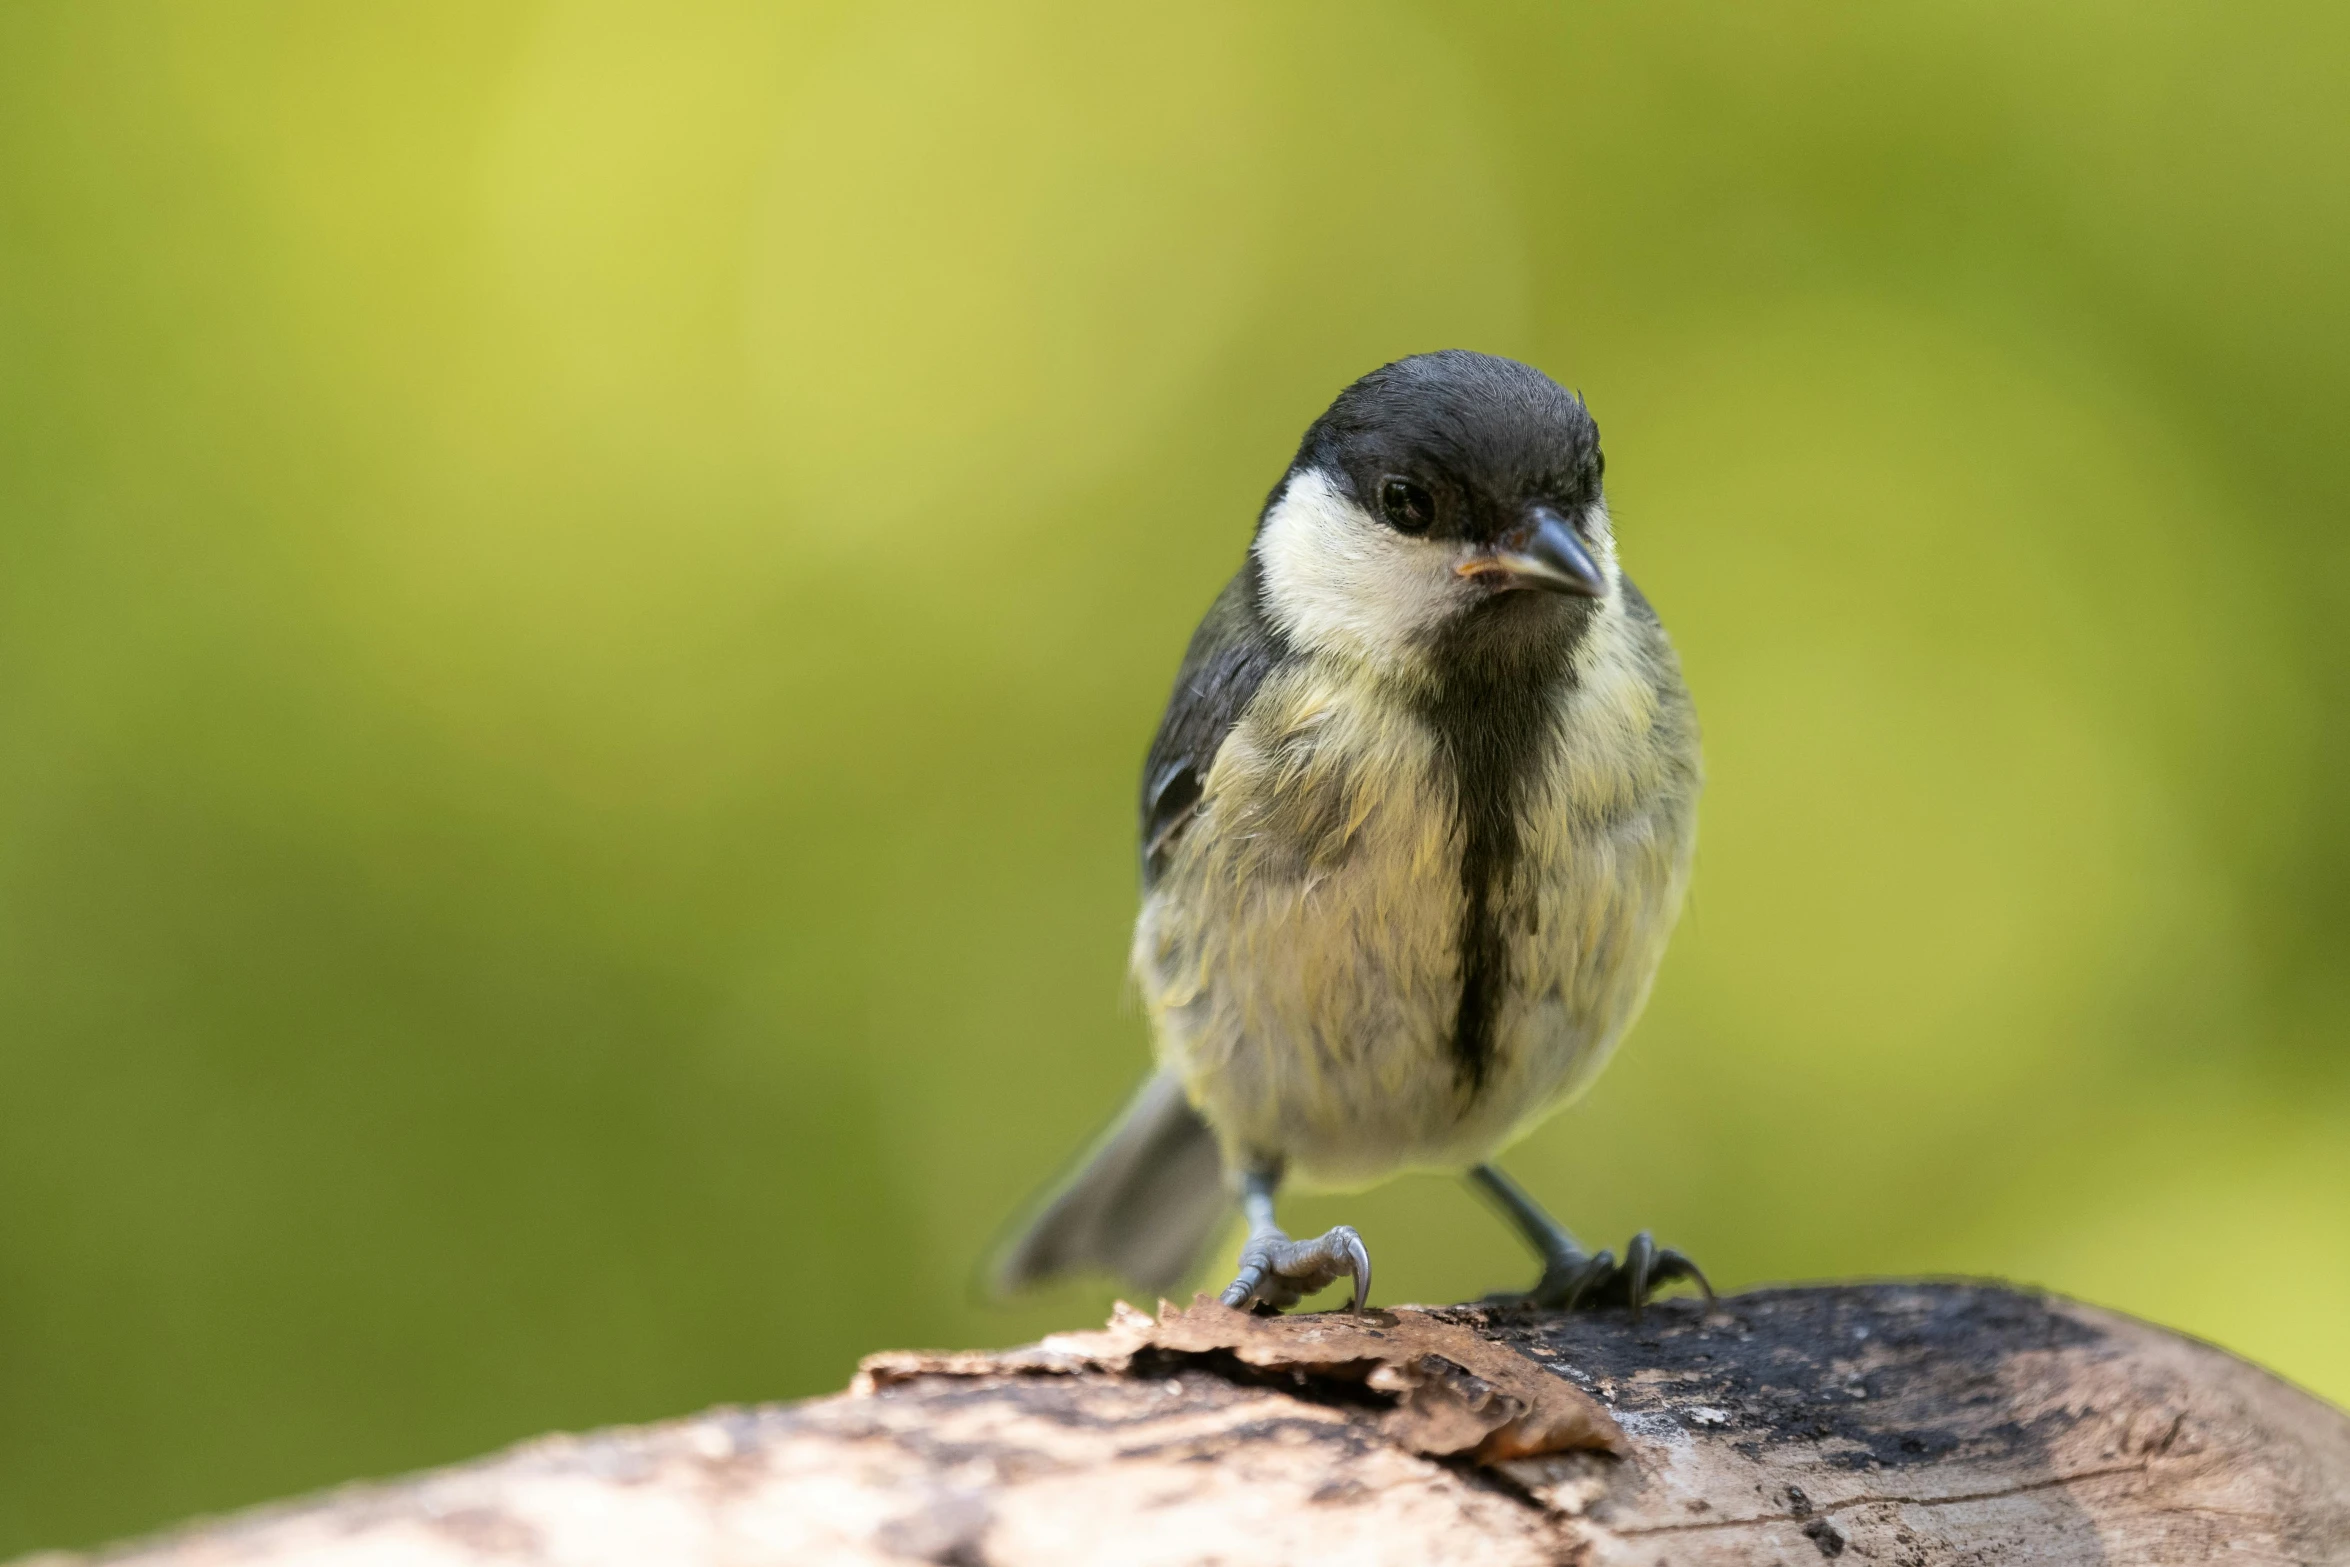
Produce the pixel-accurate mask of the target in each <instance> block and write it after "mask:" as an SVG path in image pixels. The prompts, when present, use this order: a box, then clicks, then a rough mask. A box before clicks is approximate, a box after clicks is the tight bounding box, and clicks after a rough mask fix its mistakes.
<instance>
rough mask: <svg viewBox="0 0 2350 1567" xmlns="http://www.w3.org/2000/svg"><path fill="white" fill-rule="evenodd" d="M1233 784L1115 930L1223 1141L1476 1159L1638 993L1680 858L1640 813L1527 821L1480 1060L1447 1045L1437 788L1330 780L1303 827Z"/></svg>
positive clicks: (1234, 1151) (1448, 890)
mask: <svg viewBox="0 0 2350 1567" xmlns="http://www.w3.org/2000/svg"><path fill="white" fill-rule="evenodd" d="M1385 776H1387V777H1389V778H1391V779H1392V778H1398V777H1401V778H1410V777H1411V776H1412V774H1411V772H1410V771H1409V770H1408V769H1390V770H1389V771H1388V772H1387V773H1386V774H1385ZM1236 793H1237V791H1236V790H1232V789H1231V788H1230V786H1229V781H1228V791H1227V795H1226V800H1225V803H1224V807H1223V809H1224V814H1223V817H1222V819H1221V820H1218V819H1214V818H1210V819H1205V820H1202V821H1201V822H1199V823H1197V824H1195V827H1194V829H1193V831H1194V832H1195V833H1197V834H1198V835H1199V838H1200V841H1199V842H1197V843H1195V844H1193V845H1192V846H1190V848H1189V849H1188V851H1187V852H1186V853H1184V854H1183V855H1181V856H1179V857H1178V860H1177V862H1176V864H1175V865H1174V866H1172V867H1171V868H1170V873H1169V874H1168V875H1167V876H1166V877H1165V878H1164V879H1163V880H1162V881H1161V883H1160V885H1159V886H1158V887H1157V888H1156V889H1155V890H1154V891H1153V893H1152V894H1151V896H1150V897H1149V899H1147V900H1146V902H1145V904H1144V907H1143V912H1142V919H1141V922H1140V924H1139V926H1138V928H1137V931H1136V945H1135V953H1134V958H1135V963H1134V967H1135V973H1136V976H1137V978H1138V979H1139V980H1140V982H1141V984H1142V987H1143V991H1144V996H1145V999H1146V1001H1147V1002H1148V1004H1149V1006H1150V1009H1151V1012H1152V1014H1153V1017H1154V1020H1155V1022H1156V1023H1157V1031H1158V1038H1159V1048H1160V1052H1161V1055H1162V1058H1163V1059H1164V1060H1165V1062H1166V1064H1168V1065H1169V1066H1171V1067H1173V1068H1174V1069H1175V1070H1176V1071H1178V1072H1179V1073H1180V1074H1181V1075H1182V1077H1183V1079H1184V1081H1185V1083H1186V1084H1187V1086H1188V1087H1189V1089H1190V1091H1191V1094H1192V1097H1193V1099H1194V1102H1195V1103H1197V1104H1198V1105H1199V1107H1200V1108H1201V1110H1202V1111H1203V1112H1204V1113H1205V1114H1206V1116H1207V1118H1208V1120H1209V1121H1210V1123H1211V1124H1212V1125H1213V1126H1214V1127H1215V1128H1216V1130H1217V1133H1218V1135H1219V1136H1220V1137H1221V1139H1222V1140H1223V1143H1224V1147H1225V1151H1226V1157H1227V1159H1228V1160H1232V1161H1234V1162H1242V1161H1252V1160H1253V1161H1267V1162H1270V1161H1278V1162H1279V1163H1280V1164H1281V1165H1282V1166H1283V1167H1285V1168H1286V1169H1287V1170H1288V1171H1289V1173H1290V1175H1291V1177H1292V1179H1293V1180H1295V1181H1297V1182H1299V1183H1300V1184H1304V1185H1309V1186H1320V1187H1324V1188H1329V1187H1340V1188H1343V1187H1349V1186H1359V1185H1365V1184H1368V1183H1370V1182H1373V1181H1376V1180H1379V1179H1381V1178H1384V1177H1386V1176H1388V1175H1391V1174H1394V1173H1396V1172H1397V1171H1399V1170H1406V1169H1445V1170H1457V1169H1460V1168H1463V1167H1465V1166H1467V1165H1470V1164H1474V1163H1476V1162H1478V1161H1480V1160H1482V1159H1485V1158H1487V1157H1490V1156H1491V1155H1492V1154H1494V1153H1495V1152H1496V1151H1498V1149H1499V1148H1500V1147H1501V1146H1503V1145H1504V1144H1506V1143H1507V1142H1509V1141H1510V1140H1511V1139H1512V1138H1513V1137H1514V1136H1515V1135H1517V1134H1519V1133H1520V1132H1522V1131H1523V1130H1525V1129H1526V1128H1527V1127H1528V1126H1529V1125H1530V1124H1531V1123H1532V1122H1533V1121H1535V1120H1536V1119H1538V1118H1539V1117H1540V1116H1541V1115H1543V1114H1544V1113H1545V1112H1547V1111H1549V1110H1551V1109H1553V1108H1555V1107H1556V1106H1557V1105H1559V1104H1560V1103H1562V1102H1564V1100H1565V1099H1566V1098H1568V1097H1569V1096H1571V1095H1572V1094H1573V1093H1574V1092H1575V1091H1576V1090H1577V1089H1578V1088H1579V1087H1581V1086H1582V1085H1583V1084H1584V1083H1586V1082H1588V1081H1589V1079H1590V1077H1591V1075H1592V1074H1593V1073H1594V1072H1596V1071H1597V1069H1598V1067H1599V1066H1600V1065H1601V1064H1602V1063H1603V1062H1604V1059H1605V1056H1606V1053H1607V1051H1608V1050H1609V1049H1610V1048H1611V1047H1612V1046H1613V1044H1614V1043H1615V1040H1616V1038H1617V1036H1618V1035H1620V1034H1621V1032H1622V1030H1623V1028H1624V1027H1625V1026H1626V1025H1627V1024H1628V1023H1629V1022H1630V1021H1631V1017H1632V1015H1633V1014H1634V1013H1635V1012H1636V1011H1637V1010H1638V1008H1639V1005H1640V1002H1641V1000H1642V999H1643V998H1644V997H1645V994H1646V991H1647V986H1648V980H1649V978H1650V976H1651V974H1652V973H1653V971H1654V969H1655V965H1656V960H1657V958H1658V956H1659V955H1661V952H1662V947H1663V938H1664V934H1665V931H1666V929H1667V928H1668V927H1669V925H1670V922H1671V907H1670V906H1671V905H1675V904H1677V903H1678V900H1679V893H1680V888H1679V874H1678V873H1679V870H1680V869H1681V868H1682V867H1681V864H1680V863H1678V862H1682V861H1683V859H1684V857H1683V856H1682V855H1681V854H1680V852H1679V849H1678V846H1676V845H1674V844H1671V843H1669V842H1665V841H1664V840H1665V839H1666V838H1669V837H1670V836H1671V835H1670V834H1669V833H1660V832H1659V831H1658V830H1657V827H1658V824H1654V823H1649V822H1646V821H1639V820H1635V821H1630V822H1624V823H1619V824H1618V825H1617V826H1615V827H1613V828H1609V829H1605V830H1593V831H1591V832H1585V833H1576V832H1571V831H1568V830H1566V829H1564V828H1561V829H1559V830H1557V831H1555V832H1541V833H1536V834H1534V835H1533V841H1531V842H1529V843H1528V844H1527V846H1526V847H1527V850H1528V853H1527V856H1526V858H1525V859H1524V860H1522V861H1521V863H1520V865H1519V867H1518V875H1517V877H1516V878H1515V881H1514V888H1513V892H1512V894H1511V896H1510V897H1509V898H1508V900H1507V902H1506V907H1505V909H1504V911H1503V915H1502V918H1503V932H1504V938H1505V942H1506V950H1507V954H1508V958H1507V966H1508V982H1507V984H1506V985H1505V986H1504V987H1503V994H1502V1001H1501V1005H1500V1007H1499V1010H1498V1014H1497V1016H1496V1018H1495V1028H1494V1031H1493V1040H1492V1054H1491V1056H1490V1058H1489V1060H1488V1061H1487V1062H1486V1064H1485V1069H1484V1071H1483V1072H1482V1073H1481V1074H1479V1073H1474V1072H1471V1071H1469V1070H1467V1069H1466V1068H1465V1067H1464V1064H1463V1062H1462V1061H1461V1059H1460V1057H1459V1056H1458V1055H1457V1054H1456V1053H1455V1051H1454V1049H1453V1038H1454V1031H1455V1024H1456V1020H1457V1017H1458V1013H1459V1008H1460V999H1461V968H1460V934H1461V915H1462V905H1463V892H1462V888H1461V884H1460V869H1459V855H1458V849H1457V846H1456V844H1455V842H1454V840H1453V837H1452V833H1451V818H1450V814H1449V810H1448V803H1449V802H1447V801H1446V800H1445V799H1443V797H1442V796H1441V795H1439V794H1437V793H1436V792H1435V790H1434V789H1433V788H1422V787H1420V786H1417V785H1407V786H1405V787H1403V788H1401V789H1391V790H1390V792H1389V793H1388V794H1387V795H1386V796H1385V797H1383V798H1381V799H1379V800H1377V801H1375V802H1370V803H1369V804H1367V805H1365V804H1363V803H1362V802H1356V803H1355V804H1354V806H1352V807H1351V808H1348V809H1344V810H1341V809H1339V807H1338V806H1337V805H1335V804H1330V803H1329V802H1325V806H1326V808H1325V810H1324V811H1323V814H1322V816H1321V818H1319V819H1320V820H1321V821H1322V822H1323V824H1324V829H1325V830H1324V832H1323V835H1322V836H1321V837H1320V838H1318V839H1317V838H1315V837H1314V836H1313V834H1312V833H1310V832H1309V833H1305V834H1303V835H1302V836H1301V835H1300V834H1299V833H1297V832H1294V831H1290V830H1289V829H1290V828H1292V827H1294V826H1295V825H1296V824H1295V823H1284V822H1283V821H1282V820H1281V819H1280V814H1279V812H1277V811H1271V810H1268V809H1265V808H1263V807H1262V806H1261V804H1260V805H1259V806H1257V807H1253V808H1252V807H1248V806H1246V805H1243V804H1236V803H1235V800H1234V795H1235V794H1236ZM1243 799H1245V797H1243ZM1341 819H1343V820H1344V822H1345V827H1344V829H1343V831H1341V830H1339V829H1338V828H1336V827H1332V826H1331V825H1330V823H1331V822H1333V821H1337V820H1341Z"/></svg>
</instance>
